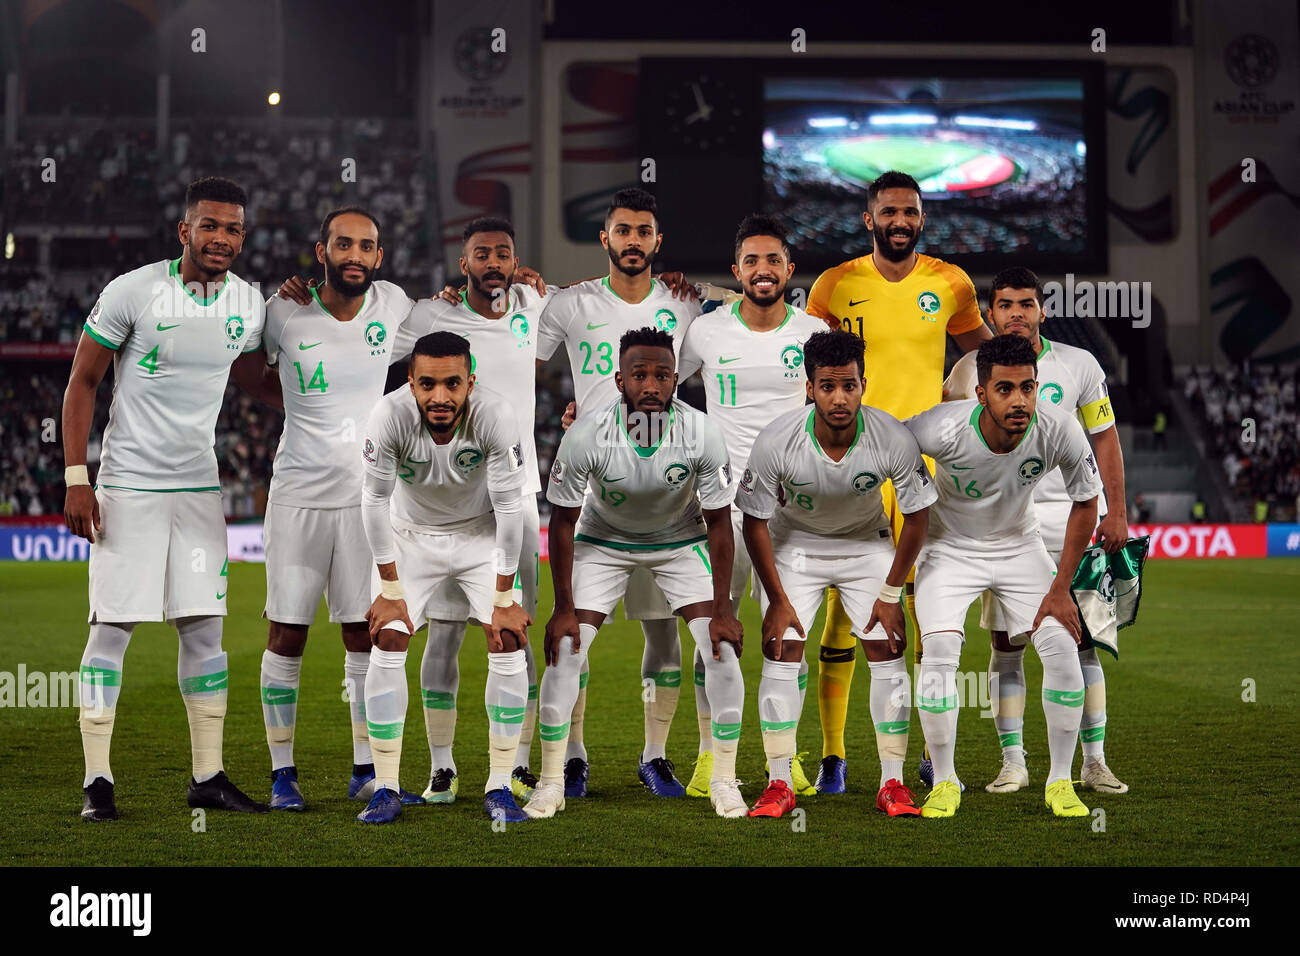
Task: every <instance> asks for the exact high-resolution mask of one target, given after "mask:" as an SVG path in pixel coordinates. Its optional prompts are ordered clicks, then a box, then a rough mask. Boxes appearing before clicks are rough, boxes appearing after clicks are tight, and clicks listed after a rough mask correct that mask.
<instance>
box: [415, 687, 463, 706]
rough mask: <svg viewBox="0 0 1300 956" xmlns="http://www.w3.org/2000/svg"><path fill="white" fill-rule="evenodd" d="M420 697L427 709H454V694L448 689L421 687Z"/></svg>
mask: <svg viewBox="0 0 1300 956" xmlns="http://www.w3.org/2000/svg"><path fill="white" fill-rule="evenodd" d="M420 699H421V700H422V701H424V706H425V708H426V709H428V710H455V709H456V695H455V694H453V693H452V692H451V691H448V690H425V689H424V688H423V687H421V688H420Z"/></svg>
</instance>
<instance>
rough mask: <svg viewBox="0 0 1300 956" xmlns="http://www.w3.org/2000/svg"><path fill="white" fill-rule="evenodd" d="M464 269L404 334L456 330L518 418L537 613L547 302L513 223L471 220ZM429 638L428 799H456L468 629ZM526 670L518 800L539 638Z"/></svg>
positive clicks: (524, 793) (527, 649)
mask: <svg viewBox="0 0 1300 956" xmlns="http://www.w3.org/2000/svg"><path fill="white" fill-rule="evenodd" d="M463 241H464V246H463V249H462V252H461V257H460V270H461V272H462V273H463V274H464V275H465V277H466V278H467V280H468V281H467V283H466V286H465V289H464V290H463V291H462V292H461V293H460V294H459V298H458V299H457V301H456V302H455V303H451V302H447V301H446V300H445V299H444V298H441V297H435V298H432V299H421V300H420V301H419V302H418V303H416V305H415V307H414V308H413V309H412V310H411V318H410V321H409V323H408V324H407V326H406V327H405V328H404V331H403V336H404V337H405V336H407V335H413V336H421V335H425V334H427V333H429V332H433V331H438V330H442V331H447V332H454V333H456V334H457V335H460V336H462V337H464V338H465V339H466V340H467V341H468V342H469V345H470V370H471V372H472V373H473V375H474V380H475V382H476V384H477V387H479V388H488V389H490V390H491V391H493V392H495V393H496V394H498V395H500V396H502V397H504V398H506V399H507V400H508V402H509V404H510V406H511V407H512V408H513V409H514V410H515V412H516V414H517V416H518V419H519V441H520V443H521V445H522V446H523V452H524V471H525V475H524V485H523V491H522V496H521V499H520V500H521V507H522V509H523V521H524V531H523V544H522V546H521V551H520V554H519V572H518V575H517V577H516V581H515V585H516V586H515V590H516V592H517V594H516V599H517V600H518V601H519V603H520V604H521V605H522V606H523V607H524V608H525V609H526V610H527V611H528V613H529V614H536V613H537V577H538V573H539V569H540V558H539V553H540V550H541V549H540V534H539V530H538V526H539V521H538V515H537V494H538V492H540V491H541V490H542V483H541V479H540V477H539V475H538V473H537V444H536V442H535V441H534V438H533V435H534V419H535V414H536V407H537V389H536V366H537V362H536V359H537V327H538V324H539V321H540V318H541V314H542V310H543V309H544V308H545V306H546V302H547V296H544V295H540V294H539V293H538V292H536V291H535V290H534V289H533V288H532V287H531V286H529V285H528V284H527V283H524V282H519V283H516V282H515V279H516V276H517V274H518V273H519V272H520V266H519V259H518V257H517V256H516V254H515V230H514V226H512V225H511V224H510V222H509V220H506V219H500V218H496V217H483V218H480V219H475V220H472V221H471V222H469V223H468V224H466V226H465V230H464V236H463ZM437 637H438V639H437V640H435V639H433V638H434V635H433V634H432V633H431V634H430V640H429V642H428V643H427V644H426V645H425V650H424V658H423V660H422V661H421V662H420V691H421V696H422V697H423V700H424V717H425V726H426V729H427V731H428V737H429V751H430V758H431V760H432V770H431V774H430V780H429V789H428V790H427V791H425V797H426V798H427V799H428V800H430V801H431V802H436V803H450V802H452V801H453V800H455V796H456V793H457V790H458V786H459V784H458V782H457V777H456V762H455V760H454V758H453V756H452V740H453V739H454V737H455V734H456V689H457V687H458V686H459V684H460V665H459V663H458V661H457V657H458V654H459V652H460V645H461V640H462V638H463V637H464V631H463V630H462V629H459V628H456V629H454V630H452V631H450V632H448V633H444V634H441V635H438V636H437ZM524 655H525V661H526V662H527V668H528V704H527V708H526V713H525V715H524V723H523V730H522V731H521V732H520V735H519V752H518V754H516V756H515V763H514V771H513V773H512V774H511V779H510V787H511V790H512V791H513V792H514V794H515V797H516V798H517V799H519V800H527V799H528V797H529V796H530V795H531V793H532V788H533V787H534V786H536V784H537V778H536V777H535V776H534V775H533V774H532V772H531V771H530V770H529V767H528V764H529V755H530V753H531V750H532V739H533V731H534V729H535V728H536V726H537V666H536V664H535V662H534V658H533V647H532V644H531V642H530V643H527V644H525V645H524Z"/></svg>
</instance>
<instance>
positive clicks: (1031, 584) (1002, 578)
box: [916, 544, 1056, 644]
mask: <svg viewBox="0 0 1300 956" xmlns="http://www.w3.org/2000/svg"><path fill="white" fill-rule="evenodd" d="M1055 574H1056V565H1055V564H1053V563H1052V558H1051V556H1050V555H1049V554H1048V553H1047V549H1046V548H1044V547H1042V545H1041V544H1040V545H1039V547H1038V548H1037V549H1036V550H1033V551H1025V552H1022V553H1021V554H1017V555H1012V556H1009V557H999V558H984V557H981V556H977V555H957V554H953V553H952V552H949V551H945V550H942V549H939V548H934V549H929V550H924V551H922V552H921V556H920V557H919V558H918V559H917V561H916V618H917V626H918V627H919V629H920V631H921V636H922V637H923V638H924V637H925V636H926V635H928V634H934V633H936V632H938V631H956V632H957V633H959V634H961V635H962V636H963V639H964V637H965V633H966V611H967V609H969V608H970V606H971V602H973V601H974V600H975V599H976V598H978V597H979V596H980V595H981V594H982V593H983V592H984V591H985V590H988V591H991V592H992V601H993V603H994V605H995V607H996V610H997V612H998V614H999V615H1000V620H1002V621H1005V622H1006V623H1007V625H1008V626H1007V627H1006V628H1001V629H1000V630H1006V631H1007V633H1008V634H1009V635H1010V636H1011V641H1012V643H1014V644H1023V643H1024V642H1025V640H1026V638H1027V636H1028V633H1029V631H1030V629H1031V628H1032V627H1033V624H1034V618H1035V616H1037V614H1038V608H1039V606H1040V605H1041V604H1042V603H1043V598H1044V597H1046V596H1047V591H1048V589H1049V588H1050V587H1051V586H1052V578H1053V577H1054V576H1055Z"/></svg>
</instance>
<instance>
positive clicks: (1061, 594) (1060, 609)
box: [1030, 587, 1083, 644]
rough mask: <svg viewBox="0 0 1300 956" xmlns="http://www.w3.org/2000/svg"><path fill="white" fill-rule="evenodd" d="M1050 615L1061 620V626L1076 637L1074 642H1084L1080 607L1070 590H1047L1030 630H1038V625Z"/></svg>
mask: <svg viewBox="0 0 1300 956" xmlns="http://www.w3.org/2000/svg"><path fill="white" fill-rule="evenodd" d="M1049 616H1050V617H1054V618H1056V619H1057V620H1058V621H1060V622H1061V626H1062V627H1064V628H1065V629H1066V630H1067V631H1069V632H1070V636H1071V637H1072V638H1074V643H1076V644H1082V643H1083V629H1082V628H1081V627H1080V626H1079V609H1078V608H1076V607H1075V606H1074V600H1073V599H1072V598H1071V597H1070V594H1069V592H1068V591H1066V590H1064V589H1061V588H1055V587H1054V588H1051V589H1050V590H1049V591H1048V592H1047V596H1046V597H1045V598H1043V603H1042V604H1040V605H1039V606H1038V614H1037V615H1035V616H1034V626H1033V627H1032V628H1030V630H1031V631H1036V630H1038V625H1039V624H1041V623H1042V622H1043V619H1044V618H1046V617H1049Z"/></svg>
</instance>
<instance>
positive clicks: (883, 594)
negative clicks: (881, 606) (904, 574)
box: [876, 584, 903, 604]
mask: <svg viewBox="0 0 1300 956" xmlns="http://www.w3.org/2000/svg"><path fill="white" fill-rule="evenodd" d="M902 594H903V588H902V585H899V586H898V587H895V586H894V585H892V584H882V585H881V586H880V594H879V595H877V597H876V600H877V601H884V602H885V603H886V604H897V603H898V599H899V597H901V596H902Z"/></svg>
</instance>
